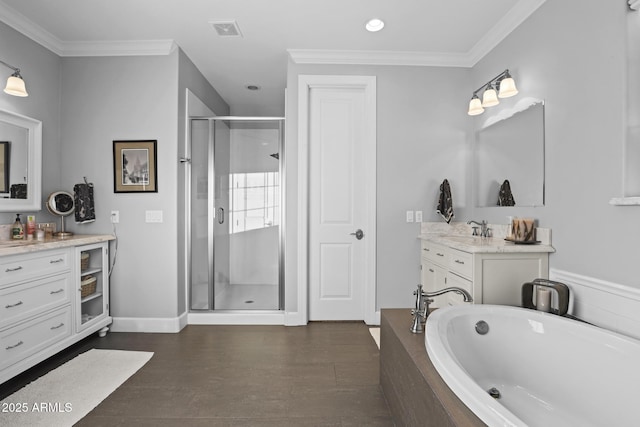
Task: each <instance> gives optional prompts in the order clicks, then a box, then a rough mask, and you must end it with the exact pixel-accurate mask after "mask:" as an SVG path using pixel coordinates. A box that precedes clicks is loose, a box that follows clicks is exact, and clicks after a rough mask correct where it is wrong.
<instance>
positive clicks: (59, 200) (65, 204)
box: [47, 191, 75, 238]
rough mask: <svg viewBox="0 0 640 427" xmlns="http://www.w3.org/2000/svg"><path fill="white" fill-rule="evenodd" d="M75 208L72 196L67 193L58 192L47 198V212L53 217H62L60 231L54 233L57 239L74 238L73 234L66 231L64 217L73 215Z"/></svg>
mask: <svg viewBox="0 0 640 427" xmlns="http://www.w3.org/2000/svg"><path fill="white" fill-rule="evenodd" d="M74 208H75V204H74V201H73V195H72V194H70V193H67V192H66V191H56V192H54V193H51V194H49V197H48V198H47V210H48V211H49V212H51V213H52V214H53V215H58V216H59V217H60V231H58V232H56V233H53V235H54V236H55V237H59V238H65V237H69V236H73V233H72V232H70V231H65V229H64V217H65V216H67V215H71V213H72V212H73V209H74Z"/></svg>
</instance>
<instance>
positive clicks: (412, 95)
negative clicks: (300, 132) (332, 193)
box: [285, 63, 472, 311]
mask: <svg viewBox="0 0 640 427" xmlns="http://www.w3.org/2000/svg"><path fill="white" fill-rule="evenodd" d="M288 72H289V76H288V80H287V86H288V89H287V98H288V99H287V106H288V107H287V129H286V138H287V139H286V141H287V152H286V154H287V155H286V159H287V160H286V162H287V164H286V168H287V229H286V236H287V237H286V239H287V240H286V242H287V247H286V254H287V255H286V273H285V274H286V277H285V280H286V283H287V285H286V287H287V289H286V308H287V310H288V311H297V300H296V298H297V276H296V274H297V268H296V265H295V264H296V259H297V258H296V257H297V251H298V248H297V236H298V234H297V226H298V224H297V203H298V201H297V191H298V188H297V176H298V175H297V174H298V167H297V156H298V152H297V148H296V147H297V143H296V140H297V125H296V123H297V108H298V91H297V88H298V76H299V75H303V74H307V75H314V74H315V75H320V74H336V75H369V76H376V80H377V130H378V134H377V158H378V161H377V205H378V208H377V237H378V240H377V246H378V252H377V273H376V274H377V286H378V290H377V306H378V307H380V308H389V307H409V306H411V305H412V304H413V302H414V301H412V298H413V296H412V292H413V291H414V290H415V287H416V285H417V284H418V283H420V242H419V240H418V238H417V237H418V235H419V234H420V227H419V224H416V223H411V224H409V223H406V222H405V211H407V210H422V211H423V215H424V221H438V220H439V219H440V217H439V216H438V215H437V214H436V205H437V201H438V194H439V186H440V183H441V182H442V181H443V180H444V179H445V178H447V179H448V180H449V182H450V184H451V187H452V195H453V199H454V209H455V214H456V219H459V218H465V217H466V215H465V211H466V210H467V207H468V204H467V199H469V198H470V197H469V195H468V194H467V190H466V188H467V185H466V182H467V180H468V177H467V175H468V174H469V173H470V171H469V170H467V168H466V164H467V157H468V153H469V148H470V146H469V144H468V141H467V135H468V134H469V130H470V129H471V127H470V126H471V123H470V121H469V120H468V117H467V115H466V109H465V108H466V103H467V102H468V99H467V97H468V96H470V95H469V94H470V92H471V90H472V89H471V87H470V84H469V76H470V71H469V70H468V69H462V68H446V67H429V68H427V67H408V66H407V67H405V66H397V67H388V66H327V65H316V66H314V65H297V64H293V63H290V64H289V69H288ZM429 99H431V101H429Z"/></svg>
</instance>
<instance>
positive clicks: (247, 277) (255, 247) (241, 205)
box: [191, 118, 283, 310]
mask: <svg viewBox="0 0 640 427" xmlns="http://www.w3.org/2000/svg"><path fill="white" fill-rule="evenodd" d="M201 122H206V124H204V123H201ZM281 131H282V129H281V123H280V121H266V120H247V119H235V118H224V119H223V118H213V119H208V120H193V121H192V138H191V139H192V178H191V181H192V192H191V197H192V202H191V210H192V239H191V241H192V244H191V253H192V256H191V258H192V262H191V268H192V272H191V277H192V280H191V282H192V283H191V309H192V310H279V309H281V308H282V304H283V301H282V278H281V241H282V237H281V232H280V206H281V204H282V203H281V185H280V181H281V173H280V169H281V160H280V152H281V151H282V142H281ZM205 139H206V140H207V141H206V144H205V142H204V140H205ZM195 145H198V148H196V147H195ZM204 145H206V148H205V147H203V146H204ZM205 278H206V280H204V279H205Z"/></svg>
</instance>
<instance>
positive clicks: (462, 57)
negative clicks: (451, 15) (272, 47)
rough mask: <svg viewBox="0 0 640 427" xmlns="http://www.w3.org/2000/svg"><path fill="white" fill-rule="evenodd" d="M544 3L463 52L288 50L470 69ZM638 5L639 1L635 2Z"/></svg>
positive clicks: (305, 59)
mask: <svg viewBox="0 0 640 427" xmlns="http://www.w3.org/2000/svg"><path fill="white" fill-rule="evenodd" d="M545 1H546V0H527V1H520V2H517V3H516V4H515V5H514V6H513V7H512V8H511V9H510V10H509V11H508V12H507V13H506V14H505V16H504V17H503V18H502V19H500V21H498V22H497V23H496V25H494V26H493V28H491V30H489V32H488V33H487V34H485V35H484V37H482V38H481V39H480V40H478V42H477V43H476V44H475V45H474V46H473V47H472V48H471V50H470V51H468V52H465V53H458V54H456V53H438V52H394V51H361V50H351V51H349V50H321V49H289V50H288V51H287V52H288V53H289V56H290V57H291V60H292V61H293V62H295V63H296V64H333V65H337V64H348V65H408V66H424V67H466V68H471V67H473V66H474V65H475V64H477V63H478V61H480V60H481V59H482V58H483V57H484V56H485V55H487V54H488V53H489V52H491V51H492V50H493V49H494V48H495V47H496V46H497V45H498V44H500V42H502V40H504V39H505V38H506V37H507V36H508V35H509V34H511V32H512V31H513V30H515V29H516V28H517V27H518V26H519V25H520V24H522V23H523V22H524V21H525V20H526V19H527V18H528V17H529V16H530V15H531V14H532V13H533V12H535V11H536V10H537V9H538V8H539V7H540V6H542V5H543V4H544V2H545ZM637 1H639V2H640V0H637Z"/></svg>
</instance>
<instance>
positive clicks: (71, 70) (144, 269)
mask: <svg viewBox="0 0 640 427" xmlns="http://www.w3.org/2000/svg"><path fill="white" fill-rule="evenodd" d="M149 70H153V72H149ZM177 82H178V61H177V52H174V53H173V54H171V55H169V56H146V57H132V56H131V57H130V56H127V57H82V58H63V61H62V96H61V102H60V105H61V118H62V125H61V129H62V138H61V139H62V152H63V153H64V155H63V158H62V188H63V189H65V190H67V191H72V190H73V185H74V184H76V183H78V182H82V181H83V177H86V178H87V180H88V181H89V182H92V183H93V184H94V192H95V204H96V217H97V219H96V221H95V222H94V223H91V224H87V225H75V224H73V221H70V224H71V226H70V227H69V228H71V229H73V230H74V231H75V232H77V233H84V234H100V233H111V232H112V226H111V223H110V212H111V211H112V210H118V211H120V223H119V224H117V225H116V232H117V236H118V250H117V260H116V265H115V268H114V270H113V273H112V276H111V313H112V315H113V316H114V317H147V318H161V317H165V318H172V317H176V316H177V314H178V312H177V296H176V286H177V281H178V277H177V257H178V255H177V244H176V243H177V238H176V236H177V227H178V221H177V208H176V203H175V201H176V198H177V168H178V163H177V161H176V152H177V135H178V129H177V128H178V122H177V115H178V102H177V93H178V83H177ZM141 139H147V140H148V139H155V140H157V150H156V151H157V177H158V192H157V193H146V194H142V193H114V191H113V141H114V140H141ZM45 179H46V178H45ZM145 210H161V211H163V219H164V222H163V223H161V224H147V223H145ZM112 248H113V245H112Z"/></svg>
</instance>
